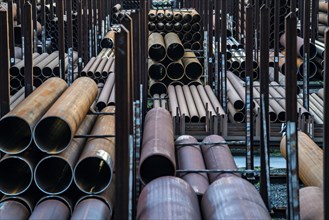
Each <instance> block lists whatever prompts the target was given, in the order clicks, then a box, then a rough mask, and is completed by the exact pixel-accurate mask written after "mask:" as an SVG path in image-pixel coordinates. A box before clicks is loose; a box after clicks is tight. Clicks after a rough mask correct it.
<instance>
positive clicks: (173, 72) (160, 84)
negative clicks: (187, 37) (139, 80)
mask: <svg viewBox="0 0 329 220" xmlns="http://www.w3.org/2000/svg"><path fill="white" fill-rule="evenodd" d="M148 54H149V60H148V75H149V78H150V80H149V95H150V96H154V94H163V93H167V86H169V85H186V84H193V85H200V84H201V81H200V78H201V76H202V72H203V67H202V65H201V63H200V61H199V59H198V58H197V56H196V54H195V53H194V52H192V51H184V47H183V45H182V43H181V41H180V40H179V38H178V36H177V34H175V33H168V34H166V35H165V37H163V36H162V35H161V34H159V33H152V34H150V36H149V40H148Z"/></svg>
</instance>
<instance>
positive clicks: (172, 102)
mask: <svg viewBox="0 0 329 220" xmlns="http://www.w3.org/2000/svg"><path fill="white" fill-rule="evenodd" d="M168 97H169V111H170V112H171V115H172V117H175V116H177V108H178V101H177V96H176V91H175V87H174V86H173V85H169V86H168Z"/></svg>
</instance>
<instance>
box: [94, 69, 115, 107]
mask: <svg viewBox="0 0 329 220" xmlns="http://www.w3.org/2000/svg"><path fill="white" fill-rule="evenodd" d="M114 75H115V74H114V73H112V74H110V75H109V77H108V78H107V80H106V83H105V85H104V87H103V89H102V92H101V93H100V96H99V98H98V99H97V104H96V107H97V110H98V111H102V110H103V109H104V108H105V107H106V106H107V102H108V100H109V98H110V95H111V91H112V89H113V85H114V80H115V79H114Z"/></svg>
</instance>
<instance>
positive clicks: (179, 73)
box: [167, 60, 184, 80]
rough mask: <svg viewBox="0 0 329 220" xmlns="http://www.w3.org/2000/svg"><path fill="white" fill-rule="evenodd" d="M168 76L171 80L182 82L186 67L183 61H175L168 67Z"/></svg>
mask: <svg viewBox="0 0 329 220" xmlns="http://www.w3.org/2000/svg"><path fill="white" fill-rule="evenodd" d="M167 75H168V78H169V79H171V80H180V79H182V78H183V76H184V65H183V63H182V60H178V61H173V62H171V63H169V65H168V66H167Z"/></svg>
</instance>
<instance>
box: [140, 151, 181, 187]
mask: <svg viewBox="0 0 329 220" xmlns="http://www.w3.org/2000/svg"><path fill="white" fill-rule="evenodd" d="M174 175H175V167H174V165H173V164H172V162H171V161H170V160H169V159H168V158H166V157H164V156H161V155H153V156H150V157H148V158H146V159H145V160H144V161H143V163H142V164H141V167H140V177H141V180H142V182H143V183H144V184H147V183H149V182H150V181H152V180H154V179H156V178H158V177H161V176H174Z"/></svg>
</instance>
